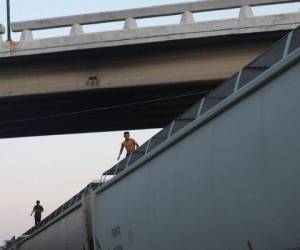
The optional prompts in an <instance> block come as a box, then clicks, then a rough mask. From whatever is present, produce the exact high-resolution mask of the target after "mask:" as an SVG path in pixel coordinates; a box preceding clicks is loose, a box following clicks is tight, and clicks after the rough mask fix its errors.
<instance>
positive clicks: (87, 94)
mask: <svg viewBox="0 0 300 250" xmlns="http://www.w3.org/2000/svg"><path fill="white" fill-rule="evenodd" d="M213 85H214V86H215V85H216V83H213V82H211V84H210V85H209V86H208V85H203V84H187V85H180V84H177V85H173V86H170V85H166V86H165V85H164V86H155V87H132V88H118V89H107V90H93V91H76V92H72V93H56V94H45V95H34V96H19V97H9V98H2V99H0V110H1V116H0V137H1V138H10V137H24V136H39V135H56V134H71V133H85V132H100V131H102V132H103V131H116V130H124V129H146V128H159V127H163V126H165V125H166V124H167V123H168V122H169V121H170V120H172V119H173V118H174V117H176V116H177V115H178V114H180V113H182V112H183V111H184V110H186V109H187V108H188V107H189V106H191V105H192V104H194V102H196V101H197V100H198V99H199V98H200V97H201V96H203V95H204V94H203V93H205V92H206V91H207V89H208V88H209V87H211V86H213ZM191 93H192V95H190V94H191ZM174 97H176V98H174Z"/></svg>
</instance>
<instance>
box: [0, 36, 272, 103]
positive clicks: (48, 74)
mask: <svg viewBox="0 0 300 250" xmlns="http://www.w3.org/2000/svg"><path fill="white" fill-rule="evenodd" d="M271 43H272V40H266V41H265V40H262V41H257V42H256V43H253V42H247V43H246V42H245V43H243V44H239V43H231V42H230V43H228V42H227V43H225V42H224V43H223V44H215V45H208V44H203V46H201V45H195V44H194V45H193V47H190V48H189V47H187V46H188V45H186V47H184V48H180V49H175V48H172V47H171V48H165V49H163V48H162V49H161V50H157V49H156V50H154V49H151V50H150V51H149V50H148V51H146V50H144V53H142V54H141V53H139V52H138V51H137V52H132V53H126V54H125V55H124V54H121V55H120V56H118V55H112V54H109V55H107V56H103V54H101V53H96V52H95V54H94V55H90V56H83V57H80V56H78V57H75V58H76V59H74V57H71V56H69V57H68V56H64V57H62V56H59V55H57V56H56V58H55V59H53V58H44V59H43V58H40V59H37V60H31V61H30V63H27V64H26V63H25V64H24V63H23V61H22V62H20V63H17V62H13V63H7V62H5V63H3V64H1V65H2V66H1V67H0V76H1V79H0V83H1V84H0V97H6V96H20V95H31V94H45V93H56V92H68V91H79V90H95V89H108V88H122V87H142V86H153V85H166V84H176V83H177V84H180V83H182V84H183V83H192V82H194V83H203V84H204V85H205V84H206V83H209V82H213V83H215V82H216V81H221V80H224V79H226V78H228V77H229V76H231V75H232V74H233V73H235V72H236V71H237V70H238V69H240V68H242V67H243V66H244V65H246V64H247V63H248V62H249V61H251V60H252V59H253V58H255V57H256V56H257V55H258V54H260V53H261V52H263V51H264V50H265V49H266V48H268V47H269V46H270V44H271ZM68 58H69V59H68Z"/></svg>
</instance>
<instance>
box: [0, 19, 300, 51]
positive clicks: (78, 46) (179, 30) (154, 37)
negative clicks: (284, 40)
mask: <svg viewBox="0 0 300 250" xmlns="http://www.w3.org/2000/svg"><path fill="white" fill-rule="evenodd" d="M299 24H300V15H299V13H290V14H284V15H274V16H259V17H251V18H241V19H229V20H218V21H210V22H200V23H190V24H186V25H169V26H159V27H149V28H139V29H126V30H121V31H110V32H98V33H87V34H84V35H78V36H65V37H58V38H47V39H40V40H34V41H30V42H24V41H21V42H16V43H15V44H14V46H13V48H11V46H10V45H9V44H7V43H6V44H4V45H3V46H1V47H0V57H11V56H21V55H34V54H44V53H54V52H63V51H74V50H83V49H93V48H108V47H117V46H125V45H137V44H151V43H157V42H169V41H180V40H186V39H203V38H209V37H214V38H218V37H223V36H232V35H250V34H256V33H262V34H267V33H269V32H276V31H288V30H291V29H293V28H295V27H296V26H298V25H299Z"/></svg>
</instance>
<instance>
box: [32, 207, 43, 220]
mask: <svg viewBox="0 0 300 250" xmlns="http://www.w3.org/2000/svg"><path fill="white" fill-rule="evenodd" d="M33 210H34V216H36V217H41V216H42V212H44V208H43V207H42V206H41V205H35V206H34V208H33Z"/></svg>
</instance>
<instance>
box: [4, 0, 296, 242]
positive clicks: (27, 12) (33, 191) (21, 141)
mask: <svg viewBox="0 0 300 250" xmlns="http://www.w3.org/2000/svg"><path fill="white" fill-rule="evenodd" d="M5 2H6V1H5V0H0V23H3V24H4V23H5V22H6V21H5V18H6V15H5ZM178 2H188V1H184V0H139V1H137V0H131V1H124V0H110V1H100V0H85V1H82V0H63V1H62V0H48V1H47V0H44V1H41V0H39V1H37V0H26V1H21V0H19V1H17V0H11V10H12V21H20V20H28V19H36V18H44V17H54V16H64V15H73V14H82V13H89V12H98V11H105V10H116V9H126V8H134V7H143V6H149V5H158V4H171V3H178ZM299 6H300V5H299V4H290V5H286V6H285V7H282V6H273V7H272V8H267V9H266V8H265V9H262V8H256V9H255V14H257V15H263V14H273V13H280V12H292V11H298V10H299ZM237 15H238V11H237V10H232V11H227V12H226V13H222V14H221V15H217V18H220V17H223V18H230V17H234V16H237ZM196 19H197V20H198V21H201V20H208V19H216V15H215V14H214V13H213V12H212V13H208V14H202V15H196ZM178 21H179V17H171V18H169V19H165V20H164V22H171V23H172V22H178ZM152 22H153V21H151V22H149V21H140V22H139V24H140V25H149V23H152ZM156 24H161V20H156ZM120 27H122V23H117V24H113V25H111V24H110V25H106V26H105V25H103V26H101V27H100V26H90V27H85V30H86V31H97V30H99V29H103V30H105V29H117V28H120ZM68 31H69V29H60V30H54V31H46V32H45V31H43V32H36V33H35V34H34V35H35V37H36V38H41V37H47V36H50V35H55V36H57V35H63V34H67V33H68ZM13 37H14V39H18V35H14V36H13ZM0 83H1V79H0ZM156 132H157V130H147V131H132V136H133V137H134V138H136V139H137V141H139V142H140V143H143V142H144V141H146V140H147V139H148V138H150V137H151V136H152V135H153V134H154V133H156ZM121 140H122V132H115V133H94V134H83V135H68V136H51V137H35V138H18V139H9V140H0V178H1V179H0V197H1V203H0V245H1V243H2V241H3V240H4V239H8V238H11V237H12V236H13V235H16V236H18V235H19V234H21V233H23V232H25V231H26V230H27V229H28V228H29V227H31V226H32V224H33V218H32V217H30V216H29V214H30V212H31V209H32V206H33V205H34V202H35V200H37V199H40V200H41V202H42V205H43V206H44V208H45V216H46V215H47V214H49V213H50V212H52V211H53V210H54V209H56V208H57V207H58V206H59V205H61V204H62V203H63V202H65V201H66V200H67V199H69V198H70V197H71V196H73V195H74V194H75V193H76V192H78V191H79V190H80V189H82V188H83V187H84V186H86V185H87V184H88V183H89V182H90V181H91V180H93V179H98V178H99V177H100V175H101V173H102V172H103V171H105V170H106V169H108V168H110V167H111V166H113V164H115V163H116V158H117V154H118V150H119V147H120V143H121Z"/></svg>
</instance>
